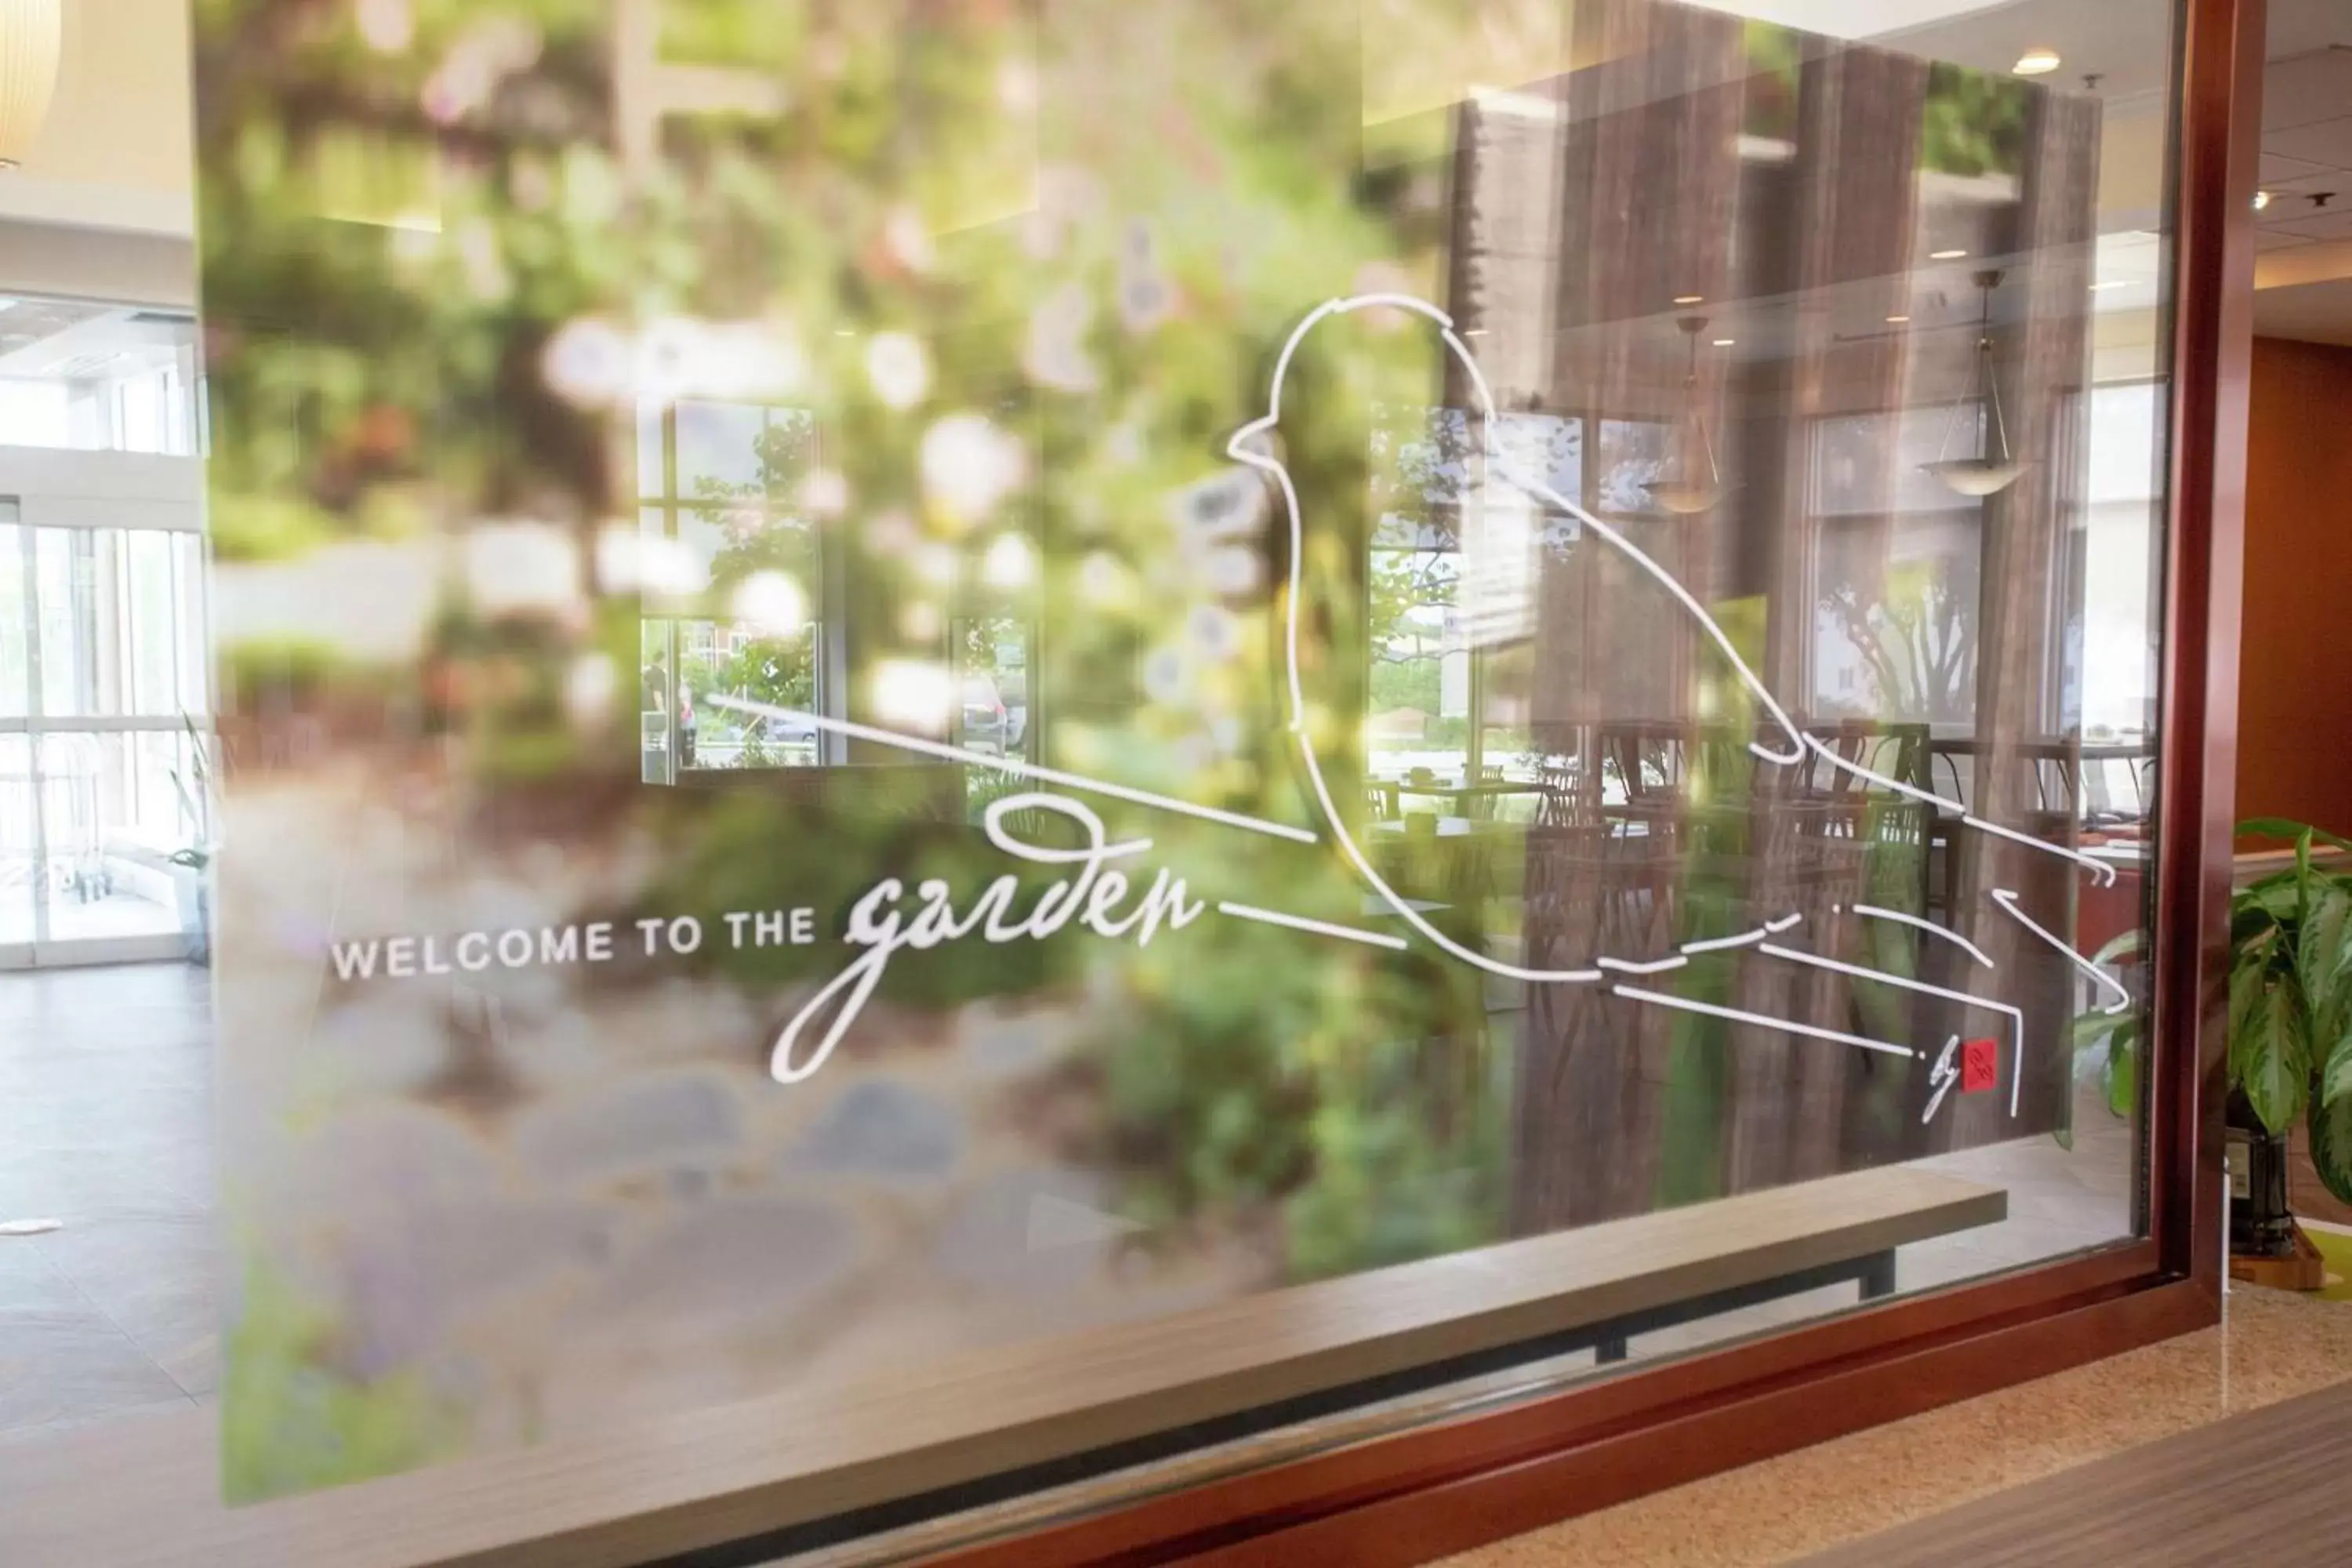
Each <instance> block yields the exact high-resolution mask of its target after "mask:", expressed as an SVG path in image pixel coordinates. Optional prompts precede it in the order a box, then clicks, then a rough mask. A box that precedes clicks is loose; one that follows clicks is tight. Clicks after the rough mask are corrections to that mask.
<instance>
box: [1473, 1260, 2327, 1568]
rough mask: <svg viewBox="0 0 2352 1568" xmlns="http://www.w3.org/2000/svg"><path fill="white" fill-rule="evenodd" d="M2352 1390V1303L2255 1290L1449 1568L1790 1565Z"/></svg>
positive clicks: (1477, 1553) (1520, 1538)
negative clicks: (1973, 1391) (2233, 1420)
mask: <svg viewBox="0 0 2352 1568" xmlns="http://www.w3.org/2000/svg"><path fill="white" fill-rule="evenodd" d="M2347 1380H2352V1305H2344V1304H2330V1303H2327V1302H2324V1301H2319V1300H2312V1299H2306V1298H2304V1297H2299V1296H2292V1295H2286V1294H2283V1293H2281V1292H2277V1291H2272V1290H2259V1289H2248V1288H2244V1287H2241V1288H2239V1289H2237V1290H2236V1291H2234V1292H2233V1293H2232V1294H2231V1298H2230V1316H2229V1321H2228V1323H2227V1325H2226V1326H2225V1327H2223V1328H2218V1329H2207V1330H2203V1331H2199V1332H2197V1333H2192V1334H2185V1335H2183V1336H2181V1337H2180V1338H2179V1339H2175V1340H2168V1341H2166V1342H2163V1343H2162V1344H2157V1345H2150V1346H2147V1348H2145V1349H2142V1350H2136V1351H2129V1352H2125V1353H2124V1354H2122V1355H2118V1356H2115V1357H2111V1358H2110V1359H2108V1360H2106V1361H2102V1362H2095V1363H2092V1364H2090V1365H2088V1366H2083V1367H2076V1368H2074V1370H2073V1371H2071V1372H2063V1373H2059V1374H2057V1375H2056V1376H2054V1377H2047V1378H2043V1379H2041V1380H2040V1381H2038V1382H2034V1383H2029V1384H2020V1385H2019V1386H2018V1387H2015V1388H2010V1389H2003V1390H2002V1391H2000V1393H1997V1394H1987V1395H1985V1396H1984V1397H1982V1398H1980V1399H1972V1400H1969V1401H1968V1402H1966V1403H1965V1404H1961V1405H1951V1406H1948V1407H1947V1408H1945V1409H1942V1410H1936V1411H1930V1412H1929V1413H1927V1415H1915V1416H1913V1417H1911V1418H1910V1419H1909V1420H1906V1421H1897V1422H1895V1423H1893V1424H1891V1425H1889V1426H1879V1427H1874V1428H1873V1429H1871V1430H1870V1431H1867V1432H1857V1433H1855V1434H1853V1436H1847V1437H1840V1438H1837V1439H1835V1440H1834V1441H1832V1442H1828V1443H1823V1444H1821V1445H1819V1446H1817V1447H1811V1448H1805V1449H1801V1450H1799V1451H1798V1452H1796V1453H1793V1454H1788V1455H1783V1456H1782V1457H1781V1458H1777V1459H1768V1460H1766V1461H1764V1462H1763V1463H1761V1464H1757V1465H1749V1466H1748V1467H1746V1468H1742V1469H1737V1470H1729V1471H1727V1472H1725V1473H1724V1474H1722V1475H1719V1476H1713V1477H1709V1478H1708V1479H1705V1480H1701V1481H1694V1482H1692V1483H1691V1484H1690V1485H1688V1486H1685V1487H1676V1488H1675V1489H1673V1490H1671V1491H1664V1492H1658V1493H1655V1494H1654V1495H1652V1496H1649V1497H1645V1498H1641V1499H1637V1500H1634V1501H1633V1502H1629V1503H1624V1504H1622V1505H1620V1506H1618V1507H1616V1508H1612V1509H1606V1510H1602V1511H1601V1512H1599V1513H1593V1514H1587V1515H1585V1516H1584V1517H1583V1518H1581V1519H1573V1520H1570V1521H1567V1522H1566V1523H1563V1524H1557V1525H1554V1526H1552V1527H1551V1528H1549V1529H1548V1530H1539V1531H1535V1532H1534V1533H1532V1534H1529V1535H1523V1536H1518V1537H1517V1538H1515V1539H1513V1540H1510V1541H1505V1542H1496V1544H1494V1545H1492V1546H1486V1547H1482V1548H1480V1549H1479V1550H1477V1551H1475V1552H1465V1553H1463V1554H1462V1555H1460V1556H1458V1557H1453V1558H1449V1559H1447V1560H1446V1563H1445V1568H1586V1565H1589V1564H1598V1563H1606V1564H1608V1565H1609V1568H1751V1565H1754V1564H1763V1563H1787V1562H1790V1561H1791V1560H1792V1559H1796V1558H1801V1557H1803V1556H1804V1555H1806V1554H1807V1553H1809V1552H1818V1551H1821V1550H1822V1549H1823V1548H1825V1547H1830V1546H1835V1545H1839V1544H1841V1543H1843V1542H1849V1541H1853V1540H1858V1539H1860V1538H1861V1537H1863V1536H1866V1535H1871V1534H1874V1533H1875V1532H1877V1531H1881V1530H1885V1529H1889V1528H1891V1527H1893V1526H1895V1525H1898V1524H1905V1523H1907V1522H1909V1521H1912V1520H1915V1519H1920V1518H1924V1517H1926V1516H1927V1515H1929V1514H1933V1513H1936V1512H1938V1511H1940V1510H1944V1509H1948V1508H1950V1507H1952V1506H1954V1505H1955V1504H1958V1503H1962V1502H1966V1501H1968V1500H1971V1499H1974V1498H1979V1497H1983V1496H1985V1495H1987V1494H1989V1493H1991V1492H1996V1491H1999V1490H2000V1489H2003V1488H2006V1487H2012V1486H2016V1485H2019V1484H2020V1483H2021V1482H2025V1481H2030V1480H2035V1479H2040V1478H2041V1477H2043V1476H2047V1475H2051V1474H2053V1473H2054V1472H2057V1471H2060V1470H2063V1469H2068V1468H2072V1467H2074V1466H2076V1465H2080V1464H2085V1463H2087V1462H2089V1461H2091V1460H2093V1459H2097V1458H2104V1457H2105V1456H2106V1455H2109V1454H2113V1453H2116V1452H2119V1451H2121V1450H2123V1449H2125V1448H2129V1447H2137V1445H2139V1444H2142V1443H2147V1442H2153V1441H2154V1440H2156V1439H2157V1438H2159V1437H2166V1436H2171V1435H2172V1434H2174V1433H2177V1432H2183V1431H2187V1430H2189V1429H2190V1428H2192V1427H2196V1426H2203V1425H2205V1424H2207V1423H2209V1422H2212V1421H2218V1420H2220V1419H2221V1417H2223V1416H2225V1415H2236V1414H2238V1413H2239V1412H2241V1411H2246V1410H2254V1409H2259V1408H2261V1407H2262V1406H2263V1405H2274V1404H2277V1403H2278V1402H2279V1401H2281V1400H2284V1399H2289V1398H2292V1397H2294V1395H2296V1394H2307V1393H2310V1392H2312V1391H2314V1390H2315V1389H2320V1388H2325V1387H2327V1386H2329V1385H2330V1384H2336V1383H2341V1382H2345V1381H2347ZM1864 1478H1866V1479H1864Z"/></svg>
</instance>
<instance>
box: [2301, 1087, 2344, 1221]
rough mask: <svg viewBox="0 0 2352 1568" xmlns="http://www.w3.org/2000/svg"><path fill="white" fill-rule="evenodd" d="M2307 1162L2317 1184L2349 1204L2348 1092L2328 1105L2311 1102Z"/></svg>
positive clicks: (2321, 1100) (2317, 1101)
mask: <svg viewBox="0 0 2352 1568" xmlns="http://www.w3.org/2000/svg"><path fill="white" fill-rule="evenodd" d="M2308 1125H2309V1126H2310V1128H2311V1164H2312V1168H2313V1169H2314V1170H2315V1171H2317V1172H2318V1173H2319V1182H2320V1184H2321V1185H2322V1186H2324V1187H2326V1189H2327V1190H2328V1191H2329V1192H2330V1193H2332V1194H2335V1195H2336V1201H2337V1202H2339V1203H2347V1204H2352V1095H2346V1096H2345V1097H2344V1098H2343V1099H2341V1100H2337V1101H2336V1103H2335V1104H2333V1105H2330V1104H2328V1103H2327V1101H2326V1099H2325V1098H2321V1099H2317V1100H2313V1101H2312V1102H2311V1120H2310V1121H2309V1123H2308Z"/></svg>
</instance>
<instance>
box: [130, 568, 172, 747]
mask: <svg viewBox="0 0 2352 1568" xmlns="http://www.w3.org/2000/svg"><path fill="white" fill-rule="evenodd" d="M121 567H122V571H123V583H122V609H123V613H124V615H125V617H126V630H127V632H128V633H129V637H130V642H131V707H130V710H131V712H132V713H135V714H142V715H146V716H150V717H164V716H169V715H171V714H173V713H174V712H176V711H177V710H178V709H179V698H180V682H179V670H178V659H179V647H180V627H179V594H178V591H177V584H175V583H174V582H173V536H172V535H170V534H168V533H163V532H160V531H155V530H152V529H142V530H139V531H134V532H130V533H125V534H124V535H122V551H121Z"/></svg>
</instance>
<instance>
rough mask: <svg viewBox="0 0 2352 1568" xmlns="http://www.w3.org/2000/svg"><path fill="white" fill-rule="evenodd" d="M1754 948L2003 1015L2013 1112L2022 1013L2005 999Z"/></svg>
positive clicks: (1774, 948) (2020, 1071) (1815, 956)
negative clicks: (2008, 1046)
mask: <svg viewBox="0 0 2352 1568" xmlns="http://www.w3.org/2000/svg"><path fill="white" fill-rule="evenodd" d="M1757 951H1758V952H1761V953H1763V954H1764V955H1765V956H1766V957H1768V958H1779V959H1785V960H1787V961H1788V962H1789V963H1802V964H1807V965H1810V966H1811V967H1812V968H1814V969H1830V970H1835V971H1836V972H1837V973H1840V974H1846V975H1851V976H1853V978H1854V979H1856V980H1874V981H1876V982H1878V983H1879V984H1882V985H1893V986H1897V987H1899V988H1901V989H1903V990H1905V991H1916V992H1918V993H1919V994H1921V995H1923V996H1940V997H1942V998H1944V999H1945V1000H1946V1001H1948V1002H1958V1003H1959V1004H1960V1005H1963V1006H1967V1007H1982V1008H1985V1009H1987V1010H1989V1011H1990V1012H1995V1013H2000V1014H2004V1015H2006V1016H2007V1017H2008V1019H2009V1023H2010V1039H2011V1043H2012V1044H2013V1045H2014V1046H2015V1047H2016V1055H2015V1057H2014V1058H2013V1060H2012V1065H2011V1068H2010V1074H2009V1113H2010V1114H2011V1116H2015V1115H2016V1114H2017V1108H2018V1089H2019V1086H2020V1085H2021V1084H2022V1083H2023V1082H2024V1081H2025V1015H2024V1013H2023V1012H2022V1011H2021V1010H2020V1009H2018V1008H2016V1007H2013V1006H2011V1005H2010V1004H2008V1003H2006V1002H1994V1001H1990V1000H1988V999H1987V998H1985V997H1982V996H1971V995H1969V994H1968V993H1967V992H1965V991H1949V990H1947V989H1945V988H1944V987H1943V986H1941V985H1930V984H1927V983H1926V982H1925V981H1920V980H1911V979H1907V978H1906V977H1905V976H1903V975H1900V974H1889V973H1886V972H1885V970H1883V969H1865V968H1864V967H1863V966H1862V965H1861V964H1859V963H1841V962H1840V961H1839V960H1837V959H1834V958H1823V957H1822V956H1821V954H1819V953H1816V952H1798V951H1797V950H1796V949H1794V948H1789V947H1781V946H1780V945H1778V944H1777V943H1772V942H1767V943H1766V944H1765V945H1764V946H1762V947H1760V948H1759V949H1758V950H1757Z"/></svg>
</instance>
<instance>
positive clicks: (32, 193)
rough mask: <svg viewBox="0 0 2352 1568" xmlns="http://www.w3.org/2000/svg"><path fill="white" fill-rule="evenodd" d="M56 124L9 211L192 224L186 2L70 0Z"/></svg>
mask: <svg viewBox="0 0 2352 1568" xmlns="http://www.w3.org/2000/svg"><path fill="white" fill-rule="evenodd" d="M65 15H66V37H65V58H64V61H63V64H62V65H61V66H60V68H59V69H58V96H57V101H56V104H55V105H54V107H52V109H51V110H50V111H49V120H48V123H47V125H46V126H44V127H43V129H42V132H41V136H40V140H39V141H38V142H36V143H35V144H34V147H33V150H32V153H31V155H30V156H29V157H28V158H26V161H25V166H24V168H22V169H21V170H18V171H16V172H15V173H13V174H7V175H5V176H0V219H5V218H14V219H18V220H26V221H32V222H39V223H58V224H71V225H76V226H87V227H96V228H110V229H135V230H143V231H147V232H151V233H165V234H173V233H176V234H180V235H186V234H189V233H192V232H193V230H194V217H193V202H192V196H191V192H192V186H193V172H192V155H191V143H192V132H191V127H190V123H189V116H190V91H189V81H188V66H189V53H188V3H187V0H68V4H67V5H66V8H65Z"/></svg>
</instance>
